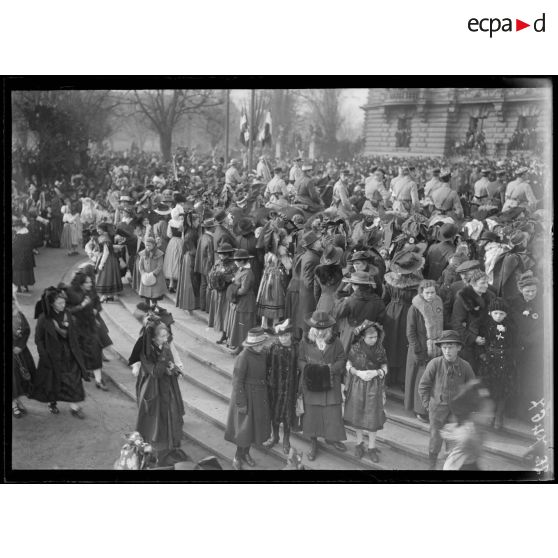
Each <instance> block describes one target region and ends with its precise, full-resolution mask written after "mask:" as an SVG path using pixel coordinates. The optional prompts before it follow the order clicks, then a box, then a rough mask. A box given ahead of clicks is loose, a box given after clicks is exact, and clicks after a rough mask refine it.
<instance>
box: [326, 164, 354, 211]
mask: <svg viewBox="0 0 558 558" xmlns="http://www.w3.org/2000/svg"><path fill="white" fill-rule="evenodd" d="M350 175H351V171H350V170H348V169H343V170H342V171H341V175H340V176H339V180H338V181H337V182H336V183H335V186H333V199H332V201H331V207H336V208H337V213H338V215H339V216H340V217H342V218H343V219H347V218H348V217H349V215H350V214H351V213H352V212H353V206H352V204H351V202H350V201H349V186H348V183H349V176H350Z"/></svg>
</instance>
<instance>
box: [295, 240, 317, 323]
mask: <svg viewBox="0 0 558 558" xmlns="http://www.w3.org/2000/svg"><path fill="white" fill-rule="evenodd" d="M319 263H320V255H319V254H318V252H315V251H314V250H311V249H307V250H306V252H304V254H303V255H302V258H301V260H300V285H299V291H298V293H299V294H298V318H297V320H296V323H297V325H298V326H299V327H302V328H303V329H304V328H305V325H303V324H305V322H304V320H305V319H306V318H307V317H308V316H309V315H310V314H312V312H314V310H315V309H316V298H315V296H314V272H315V270H316V267H317V265H318V264H319Z"/></svg>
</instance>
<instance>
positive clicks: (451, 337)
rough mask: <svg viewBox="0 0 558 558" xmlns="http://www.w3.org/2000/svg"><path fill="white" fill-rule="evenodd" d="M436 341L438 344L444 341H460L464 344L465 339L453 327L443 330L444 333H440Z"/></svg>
mask: <svg viewBox="0 0 558 558" xmlns="http://www.w3.org/2000/svg"><path fill="white" fill-rule="evenodd" d="M434 343H435V344H436V345H441V344H442V343H459V344H460V345H461V346H463V341H462V340H461V337H459V333H457V331H454V330H453V329H446V330H444V331H442V335H440V337H438V339H436V340H435V341H434Z"/></svg>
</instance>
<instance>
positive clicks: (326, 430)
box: [302, 403, 347, 442]
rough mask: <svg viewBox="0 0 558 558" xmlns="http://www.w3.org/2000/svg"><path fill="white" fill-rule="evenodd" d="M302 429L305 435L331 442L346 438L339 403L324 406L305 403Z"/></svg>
mask: <svg viewBox="0 0 558 558" xmlns="http://www.w3.org/2000/svg"><path fill="white" fill-rule="evenodd" d="M302 431H303V433H304V435H305V436H310V437H312V438H318V437H320V438H325V439H326V440H330V441H332V442H341V441H343V440H346V439H347V435H346V434H345V427H344V426H343V414H342V412H341V404H340V403H339V404H338V405H325V406H322V405H308V404H305V410H304V417H303V419H302Z"/></svg>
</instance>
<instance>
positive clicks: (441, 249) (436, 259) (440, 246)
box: [424, 240, 455, 281]
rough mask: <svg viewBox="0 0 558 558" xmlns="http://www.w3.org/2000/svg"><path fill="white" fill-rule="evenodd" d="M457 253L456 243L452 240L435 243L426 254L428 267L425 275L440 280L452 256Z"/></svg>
mask: <svg viewBox="0 0 558 558" xmlns="http://www.w3.org/2000/svg"><path fill="white" fill-rule="evenodd" d="M454 253H455V245H454V244H453V242H452V241H450V240H444V241H442V242H437V243H436V244H433V245H432V246H431V247H430V249H429V250H428V253H427V254H426V269H425V273H424V276H425V277H426V278H427V279H433V280H434V281H438V279H440V277H441V276H442V271H444V269H445V268H446V267H447V265H448V263H449V260H450V258H451V256H452V255H453V254H454Z"/></svg>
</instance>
